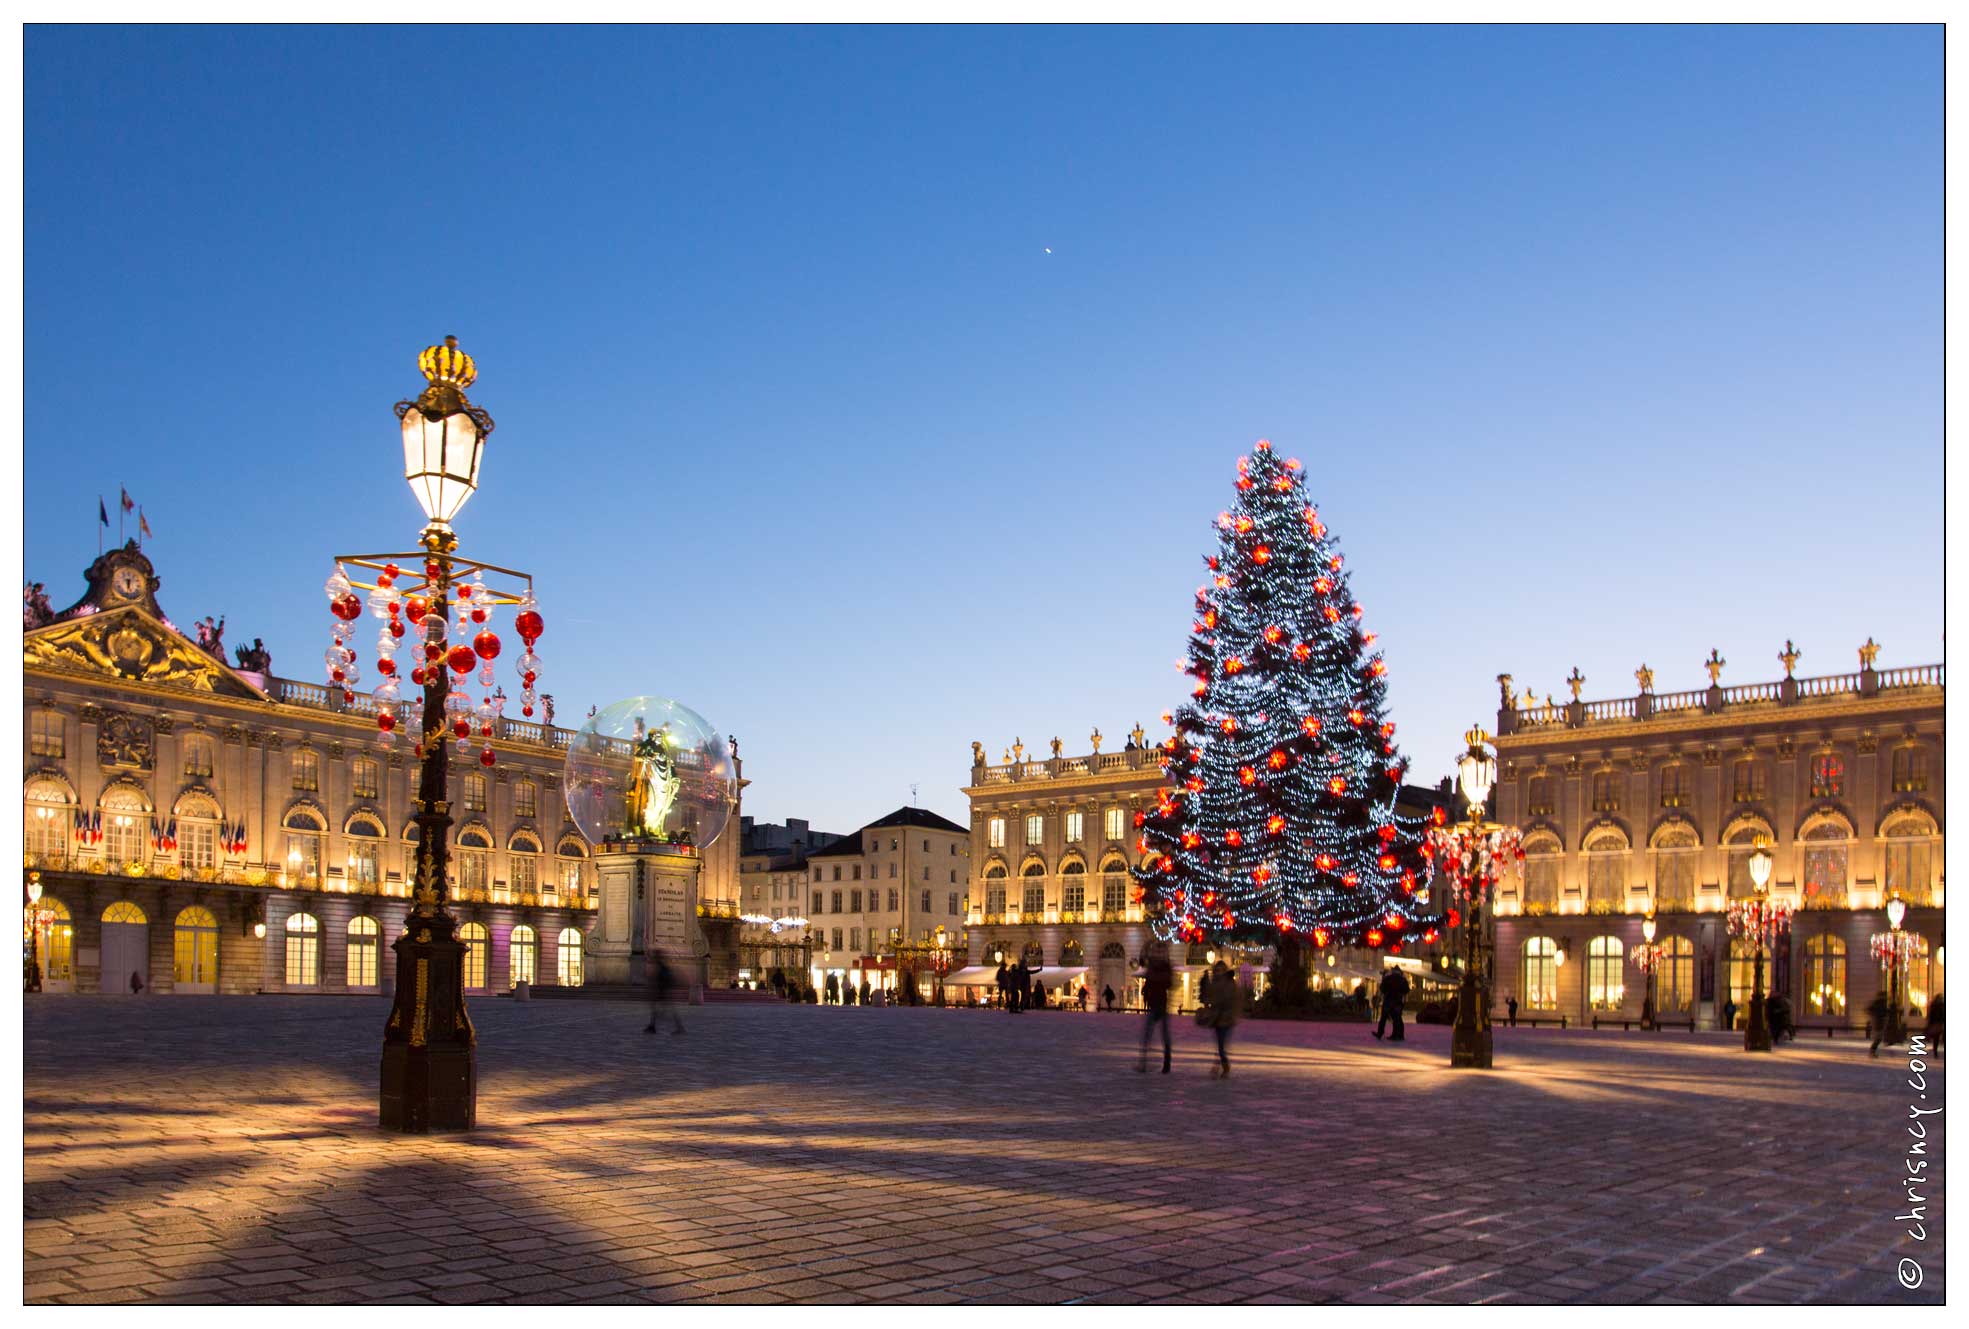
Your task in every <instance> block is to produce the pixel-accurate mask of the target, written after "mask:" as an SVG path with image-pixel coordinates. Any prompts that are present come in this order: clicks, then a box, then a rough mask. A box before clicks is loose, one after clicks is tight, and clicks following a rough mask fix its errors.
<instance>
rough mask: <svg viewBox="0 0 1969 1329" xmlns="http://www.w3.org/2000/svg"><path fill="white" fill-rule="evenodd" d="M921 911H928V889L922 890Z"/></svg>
mask: <svg viewBox="0 0 1969 1329" xmlns="http://www.w3.org/2000/svg"><path fill="white" fill-rule="evenodd" d="M923 912H924V913H926V914H927V913H929V912H930V893H929V892H928V891H924V892H923Z"/></svg>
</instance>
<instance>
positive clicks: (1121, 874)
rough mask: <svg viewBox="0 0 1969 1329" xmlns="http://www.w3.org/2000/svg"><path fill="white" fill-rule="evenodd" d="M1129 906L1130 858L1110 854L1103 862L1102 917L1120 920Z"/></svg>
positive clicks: (1109, 919) (1111, 921)
mask: <svg viewBox="0 0 1969 1329" xmlns="http://www.w3.org/2000/svg"><path fill="white" fill-rule="evenodd" d="M1127 908H1128V860H1127V859H1125V858H1122V857H1121V856H1120V855H1118V854H1110V855H1109V856H1108V857H1107V858H1106V859H1104V860H1102V862H1101V917H1102V918H1104V919H1106V920H1107V921H1108V922H1110V923H1113V922H1118V921H1120V919H1121V917H1122V914H1123V912H1124V911H1125V910H1126V909H1127Z"/></svg>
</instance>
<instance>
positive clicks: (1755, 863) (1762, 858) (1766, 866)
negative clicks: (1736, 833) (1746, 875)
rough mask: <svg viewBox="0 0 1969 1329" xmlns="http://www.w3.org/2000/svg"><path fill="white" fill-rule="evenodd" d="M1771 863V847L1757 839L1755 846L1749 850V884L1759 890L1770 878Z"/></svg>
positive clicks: (1760, 890) (1761, 889)
mask: <svg viewBox="0 0 1969 1329" xmlns="http://www.w3.org/2000/svg"><path fill="white" fill-rule="evenodd" d="M1771 863H1772V859H1771V847H1770V846H1769V845H1767V844H1765V843H1764V842H1763V840H1761V839H1760V840H1758V841H1757V845H1756V847H1755V848H1754V849H1752V850H1751V851H1750V884H1751V885H1752V886H1755V887H1756V888H1757V889H1758V891H1759V892H1762V891H1763V889H1764V887H1765V886H1766V885H1767V884H1769V882H1770V880H1771Z"/></svg>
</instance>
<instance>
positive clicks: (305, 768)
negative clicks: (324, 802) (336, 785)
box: [293, 748, 321, 794]
mask: <svg viewBox="0 0 1969 1329" xmlns="http://www.w3.org/2000/svg"><path fill="white" fill-rule="evenodd" d="M293 771H294V788H295V789H296V790H298V791H300V792H301V793H306V794H313V793H319V792H320V791H321V757H320V756H319V755H318V754H317V753H316V752H315V750H314V749H313V748H299V749H296V750H295V753H294V763H293Z"/></svg>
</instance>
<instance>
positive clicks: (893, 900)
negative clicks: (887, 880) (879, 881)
mask: <svg viewBox="0 0 1969 1329" xmlns="http://www.w3.org/2000/svg"><path fill="white" fill-rule="evenodd" d="M900 908H902V896H901V894H900V892H898V891H897V890H896V888H895V887H893V886H891V887H890V888H889V912H891V913H894V912H895V911H896V910H898V909H900Z"/></svg>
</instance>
